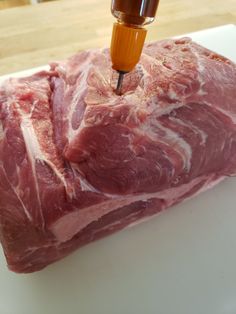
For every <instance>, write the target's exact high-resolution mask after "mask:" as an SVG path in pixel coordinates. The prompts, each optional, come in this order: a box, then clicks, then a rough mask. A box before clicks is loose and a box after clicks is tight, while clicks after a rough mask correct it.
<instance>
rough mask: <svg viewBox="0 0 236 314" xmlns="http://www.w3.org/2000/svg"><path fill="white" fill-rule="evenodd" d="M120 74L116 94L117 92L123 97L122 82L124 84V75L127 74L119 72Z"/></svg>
mask: <svg viewBox="0 0 236 314" xmlns="http://www.w3.org/2000/svg"><path fill="white" fill-rule="evenodd" d="M118 73H119V77H118V82H117V86H116V90H115V92H116V94H117V95H121V94H122V93H121V90H122V82H123V79H124V75H125V73H126V72H124V71H118Z"/></svg>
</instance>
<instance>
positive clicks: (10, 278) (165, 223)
mask: <svg viewBox="0 0 236 314" xmlns="http://www.w3.org/2000/svg"><path fill="white" fill-rule="evenodd" d="M189 36H191V37H192V38H193V39H194V40H196V41H197V42H199V43H200V44H203V45H204V46H205V47H208V48H210V49H213V50H215V51H217V52H219V53H221V54H223V55H225V56H227V57H229V58H231V59H232V60H234V61H236V44H235V43H236V26H234V25H227V26H223V27H218V28H214V29H210V30H204V31H201V32H197V33H194V34H189ZM32 71H34V70H30V72H32ZM27 74H28V73H27ZM20 75H22V73H20ZM235 195H236V179H233V178H232V179H228V180H226V181H225V182H223V183H221V184H220V185H219V186H217V187H216V188H214V189H213V190H211V191H208V192H206V193H204V194H202V195H200V196H198V197H196V198H195V199H193V200H190V201H188V202H186V203H184V204H180V205H178V206H176V207H174V208H172V209H170V210H168V211H166V212H165V213H162V214H160V215H159V216H158V217H156V218H153V219H151V220H150V221H148V222H146V223H143V224H140V225H138V226H136V227H133V228H128V229H126V230H124V231H121V232H119V233H117V234H114V235H113V236H110V237H108V238H106V239H103V240H100V241H97V242H95V243H92V244H90V245H88V246H86V247H84V248H82V249H80V250H78V251H77V252H75V253H74V254H72V255H70V256H69V257H67V258H65V259H64V260H62V261H60V262H58V263H56V264H54V265H51V266H49V267H48V268H46V269H45V270H43V271H41V272H39V273H35V274H30V275H16V274H14V273H11V272H9V271H8V270H7V268H6V266H5V260H4V257H3V255H2V252H1V253H0V313H1V314H65V313H67V314H78V313H81V314H133V313H135V314H223V313H225V314H235V313H236V227H235V226H236V198H235Z"/></svg>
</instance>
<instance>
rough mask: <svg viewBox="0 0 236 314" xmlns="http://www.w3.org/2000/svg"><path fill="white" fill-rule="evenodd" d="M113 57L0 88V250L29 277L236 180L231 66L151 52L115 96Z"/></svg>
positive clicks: (177, 49)
mask: <svg viewBox="0 0 236 314" xmlns="http://www.w3.org/2000/svg"><path fill="white" fill-rule="evenodd" d="M116 79H117V74H116V73H114V71H113V70H112V69H111V64H110V59H109V51H108V50H91V51H85V52H81V53H79V54H77V55H75V56H72V57H71V58H70V59H68V60H67V61H64V62H55V63H53V64H51V69H50V71H43V72H40V73H36V74H34V75H33V76H30V77H26V78H20V79H16V78H11V79H9V80H7V81H5V82H4V83H3V84H2V85H1V87H0V240H1V243H2V246H3V249H4V253H5V256H6V259H7V263H8V267H9V268H10V269H11V270H13V271H15V272H25V273H27V272H33V271H37V270H40V269H42V268H43V267H45V266H47V265H48V264H50V263H52V262H55V261H57V260H59V259H61V258H62V257H64V256H66V255H68V254H69V253H70V252H72V251H74V250H75V249H77V248H79V247H80V246H82V245H85V244H87V243H89V242H91V241H94V240H96V239H99V238H101V237H104V236H106V235H108V234H111V233H113V232H115V231H117V230H120V229H122V228H124V227H125V226H127V225H129V224H131V223H133V222H135V221H139V220H142V219H144V218H145V217H148V216H151V215H153V214H156V213H158V212H160V211H162V210H163V209H165V208H167V207H170V206H172V205H174V204H177V203H179V202H181V201H183V200H185V199H187V198H189V197H192V196H194V195H196V194H197V193H200V192H201V191H204V190H206V189H208V188H210V187H212V186H214V185H215V184H216V183H218V182H220V181H221V180H222V179H224V178H225V177H226V176H234V175H236V88H235V86H236V65H235V64H234V63H233V62H231V61H230V60H228V59H226V58H224V57H222V56H220V55H218V54H216V53H213V52H211V51H209V50H207V49H205V48H203V47H201V46H199V45H197V44H196V43H194V42H192V41H191V40H190V39H188V38H183V39H178V40H164V41H160V42H157V43H151V44H147V45H146V47H145V49H144V52H143V54H142V57H141V60H140V64H139V65H138V67H137V68H136V69H135V70H134V71H133V72H131V73H129V74H127V75H126V77H125V79H124V85H123V94H122V96H117V95H116V94H115V93H114V84H115V82H116Z"/></svg>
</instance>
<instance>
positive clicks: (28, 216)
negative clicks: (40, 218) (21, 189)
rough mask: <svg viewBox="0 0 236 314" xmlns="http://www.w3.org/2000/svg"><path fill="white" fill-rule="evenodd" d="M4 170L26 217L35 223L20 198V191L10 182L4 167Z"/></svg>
mask: <svg viewBox="0 0 236 314" xmlns="http://www.w3.org/2000/svg"><path fill="white" fill-rule="evenodd" d="M2 170H3V173H4V174H5V178H6V180H7V182H8V184H9V185H10V187H11V189H12V191H13V192H14V193H15V195H16V197H17V199H18V200H19V202H20V204H21V206H22V208H23V210H24V213H25V215H26V217H27V218H28V219H29V220H30V221H33V219H32V216H31V215H30V212H29V211H28V210H27V207H26V206H25V204H24V202H23V200H22V199H21V197H20V195H19V193H18V189H17V188H15V187H14V186H13V185H12V184H11V182H10V180H9V179H8V176H7V173H6V171H5V169H4V167H2Z"/></svg>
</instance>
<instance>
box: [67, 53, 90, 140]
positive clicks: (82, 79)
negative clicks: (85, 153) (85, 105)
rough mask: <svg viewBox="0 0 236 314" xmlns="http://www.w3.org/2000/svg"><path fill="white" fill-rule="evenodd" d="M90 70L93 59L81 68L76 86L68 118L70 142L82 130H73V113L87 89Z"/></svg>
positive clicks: (88, 60)
mask: <svg viewBox="0 0 236 314" xmlns="http://www.w3.org/2000/svg"><path fill="white" fill-rule="evenodd" d="M93 54H94V52H92V51H91V56H92V55H93ZM90 69H91V58H88V59H87V60H86V61H84V62H83V65H82V66H81V74H80V83H79V86H76V94H75V95H74V97H73V101H72V105H71V107H70V110H69V113H68V116H67V120H68V121H69V128H68V131H67V138H68V140H69V142H70V141H71V140H73V138H74V137H75V135H76V134H78V131H79V129H80V127H79V129H77V130H74V129H73V127H72V117H73V113H74V111H75V109H76V106H77V104H78V102H77V99H78V97H80V95H82V94H83V93H84V91H85V90H86V88H87V84H86V83H87V77H88V73H89V71H90ZM82 122H83V120H82ZM82 122H81V123H82Z"/></svg>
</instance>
